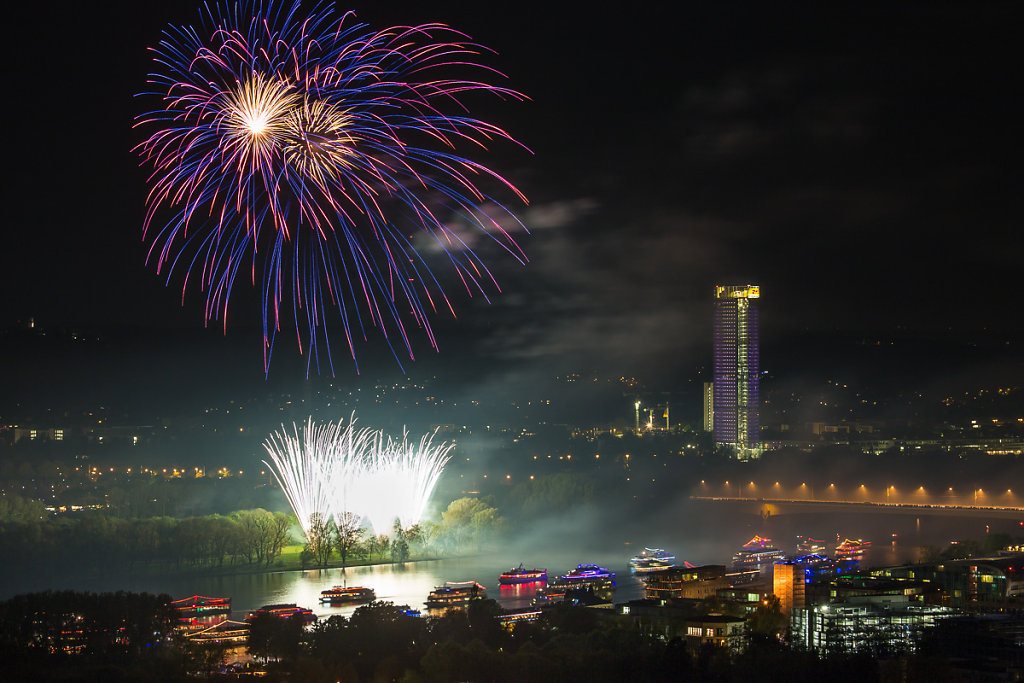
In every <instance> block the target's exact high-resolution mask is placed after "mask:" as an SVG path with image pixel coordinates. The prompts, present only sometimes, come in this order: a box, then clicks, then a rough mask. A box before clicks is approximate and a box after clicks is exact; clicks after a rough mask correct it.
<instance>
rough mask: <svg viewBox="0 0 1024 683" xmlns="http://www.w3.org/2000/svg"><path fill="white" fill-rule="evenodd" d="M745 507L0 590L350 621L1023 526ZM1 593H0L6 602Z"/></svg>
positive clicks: (882, 558)
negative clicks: (462, 585)
mask: <svg viewBox="0 0 1024 683" xmlns="http://www.w3.org/2000/svg"><path fill="white" fill-rule="evenodd" d="M750 507H751V506H749V505H748V506H743V505H740V504H737V503H731V502H704V501H690V500H680V501H677V504H676V505H675V506H669V507H667V508H663V509H661V510H659V511H657V512H656V513H653V514H649V515H647V516H646V517H644V518H641V517H639V516H635V517H634V516H628V515H627V516H619V517H616V518H615V519H610V515H604V516H600V515H596V514H589V513H586V514H585V513H581V514H579V515H574V516H561V517H558V518H555V519H552V520H551V521H550V522H547V523H545V524H543V525H539V526H537V527H534V528H532V529H513V530H512V531H511V532H510V533H509V534H508V536H509V538H508V539H506V540H505V543H504V544H503V545H502V546H501V547H500V548H499V549H497V550H492V551H490V552H489V553H486V554H482V555H478V556H475V557H465V558H454V559H444V560H431V561H420V562H408V563H405V564H403V565H391V564H381V565H374V566H366V567H351V568H349V569H347V570H345V572H342V570H341V569H327V570H307V571H278V572H269V573H264V574H255V575H252V574H246V575H237V576H220V577H201V576H152V575H149V574H145V573H142V572H138V573H134V572H126V573H121V574H111V575H107V576H103V577H84V576H79V575H76V574H75V573H74V572H70V573H69V574H68V575H66V576H63V577H62V578H61V580H60V581H57V582H51V581H47V585H45V586H38V585H34V586H27V585H26V586H4V587H3V588H2V589H0V591H2V592H3V593H4V594H5V596H7V595H11V594H14V593H18V592H27V591H28V590H40V589H42V588H52V589H74V590H90V591H116V590H130V591H147V592H151V593H168V594H170V595H172V596H174V597H175V598H183V597H188V596H190V595H195V594H199V595H206V596H213V597H230V598H231V599H232V607H233V608H234V610H235V616H236V617H238V616H244V613H246V612H248V611H251V610H254V609H257V608H259V607H261V606H263V605H267V604H274V603H296V604H298V605H301V606H303V607H309V608H311V609H313V611H314V612H315V613H316V614H317V615H318V616H320V617H326V616H330V615H333V614H341V615H348V614H350V613H351V612H352V611H353V610H354V609H355V607H354V606H345V607H331V606H326V605H321V604H320V602H319V598H320V592H321V591H323V590H326V589H328V588H331V587H333V586H337V585H343V584H344V585H348V586H367V587H370V588H373V589H374V591H375V592H376V594H377V598H378V599H380V600H388V601H391V602H394V603H395V604H398V605H409V606H410V607H412V608H415V609H422V608H423V607H424V601H425V600H426V599H427V595H428V593H429V592H430V591H431V590H432V589H433V588H434V587H435V586H439V585H442V584H444V583H445V582H446V581H478V582H480V583H481V584H483V585H484V586H485V587H486V588H487V594H488V597H492V598H495V599H497V600H498V602H499V603H501V604H502V606H504V607H506V608H522V607H527V606H528V605H529V604H530V601H531V600H532V598H533V596H534V594H535V592H536V588H537V586H535V585H526V586H520V587H518V588H515V587H512V588H500V587H499V585H498V575H499V574H500V573H501V572H502V571H504V570H506V569H508V568H509V567H512V566H515V565H518V564H519V563H520V562H523V563H524V564H525V565H526V567H528V568H530V567H534V566H537V567H545V568H547V569H548V572H549V576H556V575H559V574H564V573H565V572H566V571H568V570H569V569H571V568H573V567H575V566H576V565H577V564H579V563H594V564H599V565H601V566H603V567H608V568H609V569H611V570H612V571H615V572H616V573H617V580H616V583H617V587H616V592H615V601H616V602H624V601H627V600H632V599H636V598H639V597H642V594H643V585H642V583H641V582H640V581H639V580H638V579H636V578H635V577H633V576H632V575H631V574H630V573H629V569H628V560H629V557H630V556H632V555H635V554H636V553H637V552H639V551H640V550H641V549H642V548H643V547H644V546H645V545H649V546H656V547H661V548H667V549H669V550H671V551H673V552H674V553H675V554H676V558H677V562H678V563H682V562H683V561H689V562H690V563H692V564H694V565H701V564H725V565H728V564H730V562H731V559H732V555H733V553H735V552H736V550H737V549H738V548H739V547H740V546H741V545H743V543H745V542H746V541H748V540H750V538H751V537H752V536H753V535H755V534H757V535H760V536H764V537H769V538H772V539H773V542H774V544H775V545H776V546H777V547H779V548H781V549H782V550H784V551H786V552H788V553H792V552H794V551H795V545H796V537H797V536H798V535H802V536H812V537H814V538H816V539H822V540H824V541H826V542H827V543H828V544H829V547H830V548H831V547H834V545H835V543H836V541H837V540H841V539H843V538H852V539H865V540H870V541H872V546H871V551H870V553H869V554H868V555H867V557H866V558H865V560H864V564H865V565H866V566H879V565H891V564H899V563H907V562H914V561H916V560H918V559H919V558H920V556H921V554H922V550H921V549H922V548H923V547H924V546H935V547H938V548H940V549H941V548H945V547H946V546H947V545H948V544H949V542H950V541H952V540H954V539H964V538H970V539H975V540H982V539H983V538H984V537H985V534H986V533H1010V534H1012V535H1015V536H1019V535H1021V531H1022V526H1021V520H1015V519H985V518H979V517H957V516H950V515H943V516H938V515H923V514H922V515H913V514H865V513H862V512H856V511H851V512H849V513H843V512H828V513H826V514H821V513H815V512H814V511H813V510H811V511H806V512H798V513H795V514H793V513H791V514H782V515H778V516H774V517H769V518H767V519H763V518H761V517H760V516H759V515H757V514H753V513H752V511H751V509H750ZM5 596H0V597H5Z"/></svg>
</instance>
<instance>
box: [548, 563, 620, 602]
mask: <svg viewBox="0 0 1024 683" xmlns="http://www.w3.org/2000/svg"><path fill="white" fill-rule="evenodd" d="M614 592H615V572H613V571H609V570H608V569H605V568H604V567H598V566H597V565H596V564H580V565H576V568H575V569H573V570H571V571H569V572H568V573H566V574H563V575H562V576H559V577H556V578H555V579H553V580H552V581H549V582H548V585H547V586H545V587H544V588H542V589H541V590H540V591H538V592H537V597H536V598H535V599H534V600H533V602H532V604H533V606H534V607H543V606H545V605H550V604H555V603H561V602H566V601H567V600H570V598H571V597H572V596H576V597H580V596H582V595H584V594H586V593H592V594H593V595H594V596H597V597H600V598H601V599H604V600H610V599H611V597H612V595H613V594H614Z"/></svg>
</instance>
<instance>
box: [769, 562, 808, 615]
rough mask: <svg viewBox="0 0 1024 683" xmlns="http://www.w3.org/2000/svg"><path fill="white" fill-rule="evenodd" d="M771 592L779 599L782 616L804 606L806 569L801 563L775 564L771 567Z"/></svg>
mask: <svg viewBox="0 0 1024 683" xmlns="http://www.w3.org/2000/svg"><path fill="white" fill-rule="evenodd" d="M772 570H773V575H772V592H773V593H775V596H776V597H777V598H778V599H779V606H780V607H781V608H782V613H783V614H787V615H788V614H790V613H791V612H792V611H793V608H795V607H803V606H804V586H805V584H806V583H807V578H806V568H805V567H804V564H803V563H802V562H776V563H775V564H774V565H773V566H772Z"/></svg>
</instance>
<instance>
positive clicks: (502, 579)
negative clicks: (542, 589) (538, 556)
mask: <svg viewBox="0 0 1024 683" xmlns="http://www.w3.org/2000/svg"><path fill="white" fill-rule="evenodd" d="M547 580H548V570H547V569H537V568H536V567H534V568H533V569H524V568H523V565H522V564H521V563H520V565H519V566H518V567H512V568H511V569H509V570H508V571H506V572H502V573H501V575H500V576H499V577H498V583H500V584H501V585H502V586H514V585H516V584H519V583H535V582H546V581H547Z"/></svg>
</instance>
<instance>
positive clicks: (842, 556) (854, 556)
mask: <svg viewBox="0 0 1024 683" xmlns="http://www.w3.org/2000/svg"><path fill="white" fill-rule="evenodd" d="M870 549H871V541H865V540H863V539H860V538H858V539H857V540H856V541H852V540H850V539H849V538H847V539H844V540H843V542H842V543H840V544H839V545H837V546H836V555H835V557H836V561H850V560H854V561H856V560H860V559H861V558H863V557H864V555H865V554H866V553H867V552H868V550H870Z"/></svg>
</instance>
